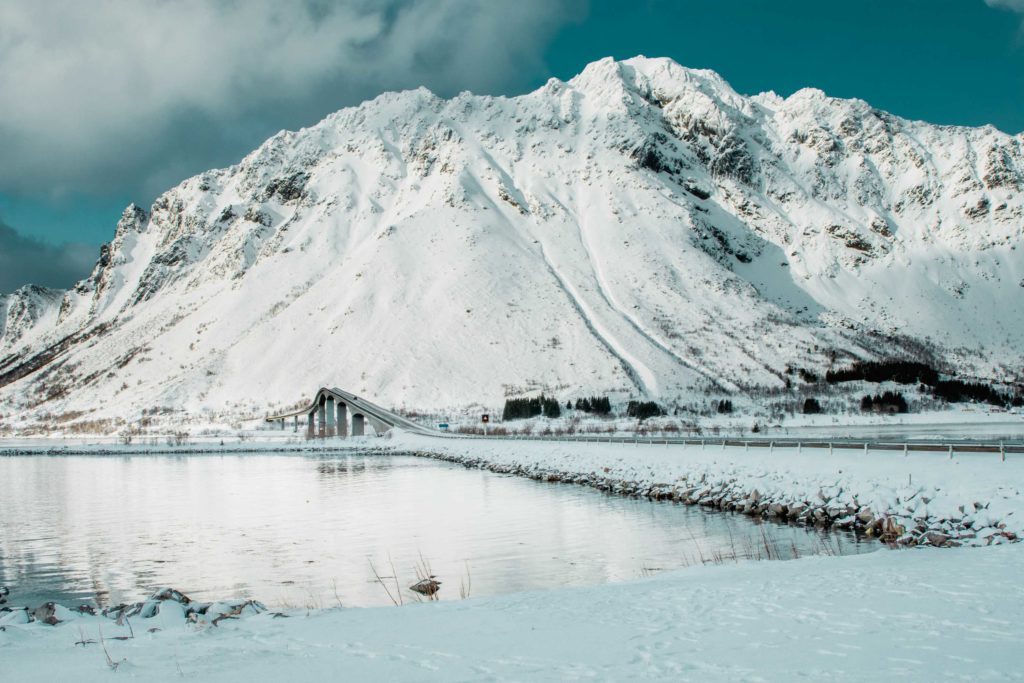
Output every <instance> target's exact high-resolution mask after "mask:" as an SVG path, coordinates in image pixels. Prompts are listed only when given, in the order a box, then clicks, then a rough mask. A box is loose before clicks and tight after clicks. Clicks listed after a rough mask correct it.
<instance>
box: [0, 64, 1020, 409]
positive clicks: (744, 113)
mask: <svg viewBox="0 0 1024 683" xmlns="http://www.w3.org/2000/svg"><path fill="white" fill-rule="evenodd" d="M1022 143H1024V139H1022V137H1021V136H1009V135H1006V134H1004V133H1001V132H1000V131H998V130H996V129H994V128H991V127H984V128H956V127H949V126H935V125H930V124H927V123H921V122H913V121H907V120H904V119H900V118H898V117H896V116H893V115H890V114H887V113H885V112H882V111H879V110H877V109H874V108H872V107H871V106H869V105H868V104H867V103H865V102H862V101H859V100H840V99H834V98H829V97H827V96H825V95H824V94H823V93H821V92H820V91H816V90H802V91H800V92H798V93H796V94H794V95H792V96H791V97H788V98H785V99H782V98H780V97H778V96H775V95H774V94H770V93H769V94H762V95H758V96H755V97H746V96H743V95H740V94H738V93H736V92H735V91H734V90H733V89H732V88H731V87H730V86H729V85H728V83H726V82H725V81H724V80H722V79H721V78H720V77H719V76H718V75H716V74H714V73H712V72H709V71H699V70H691V69H687V68H685V67H682V66H680V65H679V64H676V63H675V62H673V61H671V60H667V59H648V58H644V57H637V58H635V59H630V60H626V61H622V62H616V61H613V60H611V59H606V60H602V61H599V62H595V63H594V64H591V65H589V66H588V67H587V68H586V69H585V70H584V71H583V73H581V74H580V75H578V76H577V77H575V78H573V79H572V80H570V81H568V82H561V81H557V80H552V81H550V82H549V83H547V84H546V85H545V86H544V87H542V88H540V89H538V90H537V91H535V92H532V93H529V94H526V95H523V96H520V97H514V98H505V97H483V96H475V95H472V94H469V93H464V94H461V95H459V96H457V97H454V98H452V99H450V100H444V99H441V98H438V97H436V96H435V95H433V94H432V93H430V92H428V91H426V90H423V89H419V90H414V91H408V92H402V93H387V94H383V95H381V96H380V97H378V98H376V99H374V100H372V101H369V102H366V103H364V104H362V105H360V106H358V107H352V108H348V109H343V110H341V111H339V112H337V113H335V114H332V115H330V116H328V117H327V118H326V119H324V120H323V121H322V122H320V123H318V124H317V125H315V126H312V127H310V128H307V129H303V130H300V131H297V132H287V131H282V132H281V133H279V134H277V135H275V136H274V137H272V138H271V139H269V140H267V141H266V142H265V143H264V144H263V145H261V146H260V147H259V148H258V149H257V150H255V151H254V152H252V153H251V154H249V155H248V156H247V157H245V158H244V159H242V160H241V161H240V162H239V163H238V164H236V165H234V166H231V167H230V168H226V169H219V170H212V171H209V172H206V173H202V174H200V175H198V176H196V177H193V178H190V179H188V180H185V181H184V182H182V183H181V184H180V185H179V186H177V187H175V188H173V189H171V190H169V191H167V192H166V193H164V194H162V195H161V196H160V197H158V198H157V200H156V201H155V202H154V204H153V206H152V207H150V209H149V210H144V209H142V208H140V207H137V206H135V205H132V206H130V207H128V208H127V209H126V210H125V213H124V216H123V217H122V219H121V221H120V222H119V223H118V225H117V229H116V232H115V235H114V238H113V240H112V241H111V243H110V244H109V245H106V246H105V247H104V248H103V251H102V253H101V256H100V259H99V261H98V262H97V265H96V268H95V270H94V271H93V273H92V274H91V275H90V277H88V278H87V279H85V280H83V281H82V282H80V283H78V284H77V285H76V286H75V287H74V288H72V289H71V290H70V291H68V292H66V293H65V294H64V295H63V297H60V296H55V297H52V296H49V295H46V296H38V295H31V296H29V295H28V294H26V293H25V292H21V293H20V294H19V293H15V294H12V295H10V297H8V300H5V301H4V304H5V305H4V307H2V308H0V312H2V311H3V310H6V311H7V312H8V313H7V320H6V321H4V322H2V323H0V325H3V327H4V330H5V333H4V334H3V336H2V337H0V410H3V411H4V412H5V413H8V415H12V414H13V415H14V416H16V417H17V419H16V420H14V421H15V422H17V421H22V422H25V421H28V422H31V421H32V420H35V419H41V418H42V416H43V415H44V414H49V415H77V416H78V417H79V418H81V419H89V420H96V419H101V418H110V417H131V418H136V417H137V416H138V414H139V411H140V409H141V408H143V407H150V408H152V407H161V406H166V407H172V408H174V409H183V410H185V411H187V412H190V413H194V414H201V413H203V412H205V411H224V410H235V411H236V412H238V413H239V414H241V413H244V412H246V411H249V414H252V412H253V411H261V410H264V409H270V408H273V407H280V406H283V405H285V404H292V403H294V402H296V401H298V400H300V399H301V398H302V397H303V396H304V395H305V394H307V393H308V392H309V391H310V388H311V387H316V386H339V387H343V388H345V389H347V390H351V391H353V392H356V393H360V394H368V395H372V396H374V397H375V400H376V401H378V402H380V403H382V404H383V405H388V406H395V407H403V406H404V407H409V408H442V407H450V406H453V407H460V406H461V407H465V406H468V405H470V404H473V403H476V402H480V403H483V404H485V405H495V404H498V403H500V401H501V400H503V398H504V397H505V396H507V395H517V394H522V393H524V392H528V391H537V390H546V391H547V392H548V393H549V394H555V395H559V396H561V395H562V394H572V395H585V394H592V393H593V394H596V393H609V392H610V393H613V394H614V393H617V394H618V395H621V396H626V395H629V396H640V395H645V396H648V397H651V398H656V399H661V400H670V399H673V398H675V397H680V396H682V397H685V396H690V395H694V394H698V395H702V394H699V393H698V392H703V391H704V390H706V389H708V388H711V389H712V390H737V389H739V390H747V389H750V388H755V387H761V388H779V387H781V386H782V385H783V382H784V376H783V374H782V371H783V370H784V369H785V367H786V366H787V365H790V366H792V367H806V368H809V369H811V370H813V371H816V372H818V373H820V372H821V371H822V370H823V369H824V368H826V367H827V366H828V365H829V364H831V363H833V362H835V359H836V358H837V357H838V358H839V359H840V360H842V359H844V358H849V357H850V356H851V355H853V356H857V357H863V358H872V357H884V356H890V355H898V354H905V353H911V354H916V353H918V352H919V351H921V350H922V349H924V350H926V351H928V352H930V353H934V354H935V356H936V357H937V358H938V359H939V360H941V361H942V362H943V363H946V364H948V366H949V367H951V368H953V369H956V370H958V371H959V372H960V373H961V374H962V375H965V376H982V377H995V378H999V379H1008V378H1012V377H1013V375H1014V373H1016V372H1018V371H1019V362H1020V357H1021V350H1022V348H1021V338H1022V336H1021V332H1022V331H1024V307H1022V306H1021V305H1020V301H1021V292H1022V289H1021V287H1022V285H1024V261H1022V258H1024V249H1018V247H1019V246H1020V245H1021V242H1022V240H1021V237H1022V234H1024V232H1022V231H1024V220H1022V218H1024V151H1022ZM29 298H31V299H32V304H33V305H32V306H29V307H26V306H25V305H24V303H25V302H26V301H27V300H28V299H29ZM15 304H17V305H15ZM27 308H32V311H31V314H29V315H21V314H19V315H20V317H18V316H13V317H12V314H11V311H23V312H24V311H26V310H27ZM833 352H835V354H838V356H836V355H834V353H833Z"/></svg>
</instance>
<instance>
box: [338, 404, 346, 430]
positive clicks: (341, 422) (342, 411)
mask: <svg viewBox="0 0 1024 683" xmlns="http://www.w3.org/2000/svg"><path fill="white" fill-rule="evenodd" d="M338 436H340V437H342V438H344V437H346V436H348V405H347V404H345V403H344V402H343V401H338Z"/></svg>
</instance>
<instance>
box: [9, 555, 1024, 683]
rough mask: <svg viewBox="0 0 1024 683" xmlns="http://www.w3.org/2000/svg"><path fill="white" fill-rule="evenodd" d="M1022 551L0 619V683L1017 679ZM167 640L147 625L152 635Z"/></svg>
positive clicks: (1021, 648)
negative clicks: (122, 614) (461, 597)
mask: <svg viewBox="0 0 1024 683" xmlns="http://www.w3.org/2000/svg"><path fill="white" fill-rule="evenodd" d="M1022 561H1024V546H1022V545H1021V544H1014V545H1012V546H1001V547H992V548H959V549H953V550H949V549H946V550H938V549H913V550H902V551H888V550H885V551H880V552H876V553H870V554H867V555H857V556H846V557H807V558H803V559H799V560H794V561H789V562H746V563H743V564H739V565H730V566H703V567H694V568H689V569H684V570H680V571H674V572H668V573H665V574H661V575H657V576H654V577H652V578H647V579H643V580H639V581H634V582H629V583H621V584H612V585H607V586H597V587H590V588H573V589H561V590H556V591H548V592H534V593H520V594H513V595H505V596H501V597H494V598H480V599H473V598H470V599H468V600H466V601H462V602H438V603H424V604H419V605H415V604H414V605H406V606H404V607H397V608H370V609H326V610H318V611H312V612H307V611H297V610H293V611H291V612H289V615H290V617H289V618H274V617H273V616H272V615H271V614H270V613H268V612H265V613H263V614H260V615H257V616H249V617H243V618H242V619H240V620H237V621H236V620H230V621H222V622H220V624H219V625H218V626H216V627H214V626H212V625H210V624H209V623H204V624H199V625H186V624H185V622H184V620H183V619H182V618H181V612H180V609H179V610H177V612H175V610H174V609H171V608H173V607H174V606H175V605H174V604H171V605H169V606H168V608H167V609H162V610H161V614H159V615H158V616H157V617H154V618H152V619H140V618H135V619H134V624H133V628H134V631H135V639H133V640H126V641H114V640H111V638H112V637H113V636H115V635H127V634H128V629H127V628H126V627H121V628H118V627H117V626H115V625H114V624H113V622H112V621H111V620H109V619H105V618H102V617H89V616H76V615H72V614H68V613H66V612H65V611H61V612H59V615H60V616H63V617H66V618H67V619H68V621H66V622H64V623H60V624H58V625H56V626H47V625H43V624H39V623H31V624H19V623H17V622H18V621H19V620H22V621H23V619H20V618H19V616H18V614H19V613H14V615H12V616H9V617H6V618H3V617H0V625H3V626H5V627H6V628H5V630H4V631H0V661H2V664H0V668H2V671H3V674H4V678H5V680H39V681H65V680H75V681H81V682H82V683H87V682H89V681H101V680H102V681H108V680H110V678H111V676H112V675H115V674H113V673H112V672H111V671H110V670H109V668H108V665H107V662H106V658H105V656H104V654H103V652H102V650H101V649H100V648H99V646H98V644H90V645H86V646H75V645H74V643H75V642H76V641H79V640H80V639H82V637H83V636H84V637H85V638H89V639H93V640H98V636H99V634H100V629H102V633H103V635H104V637H105V639H106V640H105V643H106V648H107V651H108V652H109V654H110V657H111V659H112V660H114V661H116V662H121V664H120V665H119V667H118V671H117V672H116V676H117V677H118V678H122V677H124V678H130V679H133V680H136V679H138V680H146V681H165V680H166V681H178V680H182V677H184V678H186V679H188V678H196V679H199V680H204V681H240V682H241V681H245V682H248V681H271V680H338V679H342V678H344V679H348V680H389V681H428V680H430V681H433V680H436V681H469V680H473V681H476V680H579V679H595V678H596V679H599V680H685V681H709V680H713V681H735V680H748V681H788V680H793V679H799V678H806V679H808V680H816V681H830V680H837V681H882V680H889V681H895V680H900V681H929V682H930V681H939V680H975V681H977V680H1020V671H1021V665H1022V664H1024V660H1022V654H1021V653H1022V652H1024V585H1022V584H1021V582H1020V566H1021V562H1022ZM152 627H157V628H159V629H161V630H159V631H156V632H152V633H151V632H149V628H152Z"/></svg>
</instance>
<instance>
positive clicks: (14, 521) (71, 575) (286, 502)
mask: <svg viewBox="0 0 1024 683" xmlns="http://www.w3.org/2000/svg"><path fill="white" fill-rule="evenodd" d="M765 537H767V539H768V542H769V543H771V544H773V545H774V546H776V547H777V548H778V550H779V551H781V552H782V554H783V555H790V554H792V552H793V550H794V549H796V551H797V552H798V553H800V554H813V553H817V552H822V551H823V548H827V549H828V550H827V551H828V552H832V553H836V552H839V553H844V554H846V553H857V552H867V551H871V550H875V549H877V548H879V545H878V544H877V543H871V542H867V543H859V542H858V541H857V539H856V538H854V537H853V536H852V535H850V534H842V533H829V534H822V533H820V532H817V531H814V530H809V529H804V528H799V527H791V526H785V525H778V524H772V523H764V524H759V523H756V522H755V521H753V520H751V519H749V518H747V517H744V516H742V515H734V514H729V513H721V512H712V511H707V510H704V509H702V508H698V507H688V506H684V505H677V504H672V503H664V502H661V503H658V502H651V501H647V500H638V499H628V498H621V497H615V496H609V495H605V494H603V493H600V492H597V491H594V490H591V489H587V488H583V487H578V486H571V485H554V484H542V483H537V482H533V481H530V480H526V479H522V478H517V477H512V476H503V475H498V474H494V473H491V472H486V471H480V470H468V469H465V468H463V467H461V466H456V465H451V464H448V463H443V462H439V461H436V460H430V459H426V458H414V457H408V456H380V455H366V456H359V455H356V456H352V455H337V456H335V455H330V456H327V455H267V454H259V453H253V454H232V455H215V456H213V455H211V456H201V455H196V456H95V457H94V456H16V457H0V585H6V586H8V587H9V588H10V589H11V595H10V598H9V603H10V604H12V605H22V604H33V605H34V604H38V603H40V602H42V601H45V600H56V601H58V602H62V603H64V604H67V605H72V604H77V603H79V602H95V603H98V604H100V605H107V604H117V603H120V602H130V601H135V600H139V599H142V598H144V597H146V596H148V595H149V594H151V593H152V592H153V590H154V589H156V588H159V587H162V586H172V587H174V588H177V589H179V590H181V591H183V592H185V593H186V594H188V595H190V596H191V597H193V598H197V599H215V598H233V597H253V598H256V599H259V600H261V601H263V602H264V603H266V604H268V605H271V606H280V607H284V606H294V607H305V606H312V607H331V606H336V605H337V604H338V602H339V601H340V602H341V603H342V604H343V605H345V606H369V605H384V604H390V600H389V598H388V595H387V593H386V592H385V591H384V589H383V588H382V587H381V586H380V585H379V584H378V583H377V582H376V580H375V578H374V574H373V571H372V570H371V562H372V563H373V565H374V566H375V567H376V570H377V572H379V573H380V574H381V575H382V576H386V577H390V576H391V575H392V567H394V571H395V572H396V573H397V575H398V582H399V584H400V586H401V587H402V589H403V595H404V597H405V599H406V600H409V599H413V594H411V593H410V592H409V591H408V590H406V587H407V586H409V585H411V584H412V583H413V582H414V581H415V579H416V571H415V568H416V566H417V565H418V564H420V563H421V558H422V560H425V561H426V562H428V563H429V565H430V567H431V570H432V571H433V573H434V574H435V575H437V577H438V578H439V579H440V580H441V581H442V582H443V585H442V589H441V592H440V597H441V598H442V599H458V598H459V597H460V583H462V582H465V581H467V574H468V575H469V579H470V580H471V594H472V595H474V596H481V595H494V594H500V593H510V592H515V591H522V590H533V589H543V588H553V587H559V586H570V585H591V584H600V583H606V582H611V581H621V580H626V579H633V578H637V577H640V576H643V575H646V574H649V573H652V572H657V571H660V570H664V569H673V568H678V567H683V566H687V565H692V564H699V563H700V562H701V561H702V558H704V559H710V558H712V557H714V556H716V555H719V554H720V555H725V556H732V555H736V554H738V555H744V554H747V553H749V552H751V551H752V550H753V549H755V548H762V547H763V545H764V543H765ZM387 581H388V584H389V587H390V588H391V590H392V592H394V586H393V582H392V580H391V579H390V578H389V579H387Z"/></svg>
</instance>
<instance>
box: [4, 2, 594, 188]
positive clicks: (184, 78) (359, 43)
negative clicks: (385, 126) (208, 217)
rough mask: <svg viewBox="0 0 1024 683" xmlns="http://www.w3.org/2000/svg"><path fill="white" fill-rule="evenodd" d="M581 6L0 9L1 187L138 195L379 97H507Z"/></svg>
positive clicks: (527, 78)
mask: <svg viewBox="0 0 1024 683" xmlns="http://www.w3.org/2000/svg"><path fill="white" fill-rule="evenodd" d="M584 2H585V0H516V1H515V2H500V1H495V2H490V1H483V2H478V1H476V0H296V1H295V2H284V3H282V2H279V0H246V1H245V2H234V1H231V0H95V1H94V2H80V1H79V0H48V1H47V2H38V0H7V1H5V2H4V3H0V64H3V68H2V69H0V92H2V93H4V106H3V107H2V108H0V149H3V150H4V153H3V155H2V156H0V193H6V194H8V195H16V196H36V197H40V198H43V197H46V196H50V197H53V196H60V195H61V194H66V193H81V192H88V193H95V194H103V193H107V192H110V191H111V188H116V191H117V193H118V194H120V195H124V194H126V193H128V194H131V195H132V196H134V197H136V198H137V199H138V200H140V201H146V200H147V199H148V198H150V197H152V196H153V195H155V194H156V193H157V192H159V191H162V190H164V189H167V188H168V187H169V186H171V185H172V184H174V183H176V182H178V181H179V180H181V179H182V178H183V177H185V176H188V175H192V174H195V173H198V172H201V171H203V170H206V169H207V168H210V167H214V166H222V165H227V164H230V163H233V162H234V161H236V160H237V159H238V158H239V157H240V156H241V155H243V154H244V153H246V152H248V151H250V150H251V149H252V148H254V147H255V146H256V145H258V144H259V143H260V142H262V140H263V139H264V138H266V137H268V136H269V135H271V134H273V133H274V132H276V131H278V130H280V129H281V128H296V127H300V126H303V125H310V124H312V123H315V122H316V121H317V120H319V119H320V118H322V117H323V116H325V115H326V114H328V113H330V112H332V111H335V110H337V109H339V108H341V107H343V106H347V105H352V104H356V103H358V102H360V101H361V100H363V99H366V98H369V97H373V96H375V95H377V94H379V93H380V92H382V91H385V90H392V89H399V88H410V87H418V86H421V85H423V86H426V87H428V88H430V89H432V90H434V91H435V92H438V93H439V94H442V95H451V94H455V93H456V92H458V91H461V90H463V89H469V90H474V91H476V92H495V91H502V92H504V91H508V90H509V89H515V88H517V87H523V86H526V85H528V84H530V83H532V82H535V80H536V78H537V75H538V74H539V73H543V72H544V68H543V64H542V63H541V57H540V55H542V54H543V51H544V47H545V45H546V44H547V42H548V41H549V40H550V39H551V38H552V36H553V35H554V34H555V32H556V31H557V30H558V29H560V28H561V27H562V26H564V25H565V24H566V23H567V22H571V21H573V20H575V19H576V18H577V17H579V16H580V15H581V14H582V12H583V11H584V9H585V6H584Z"/></svg>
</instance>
